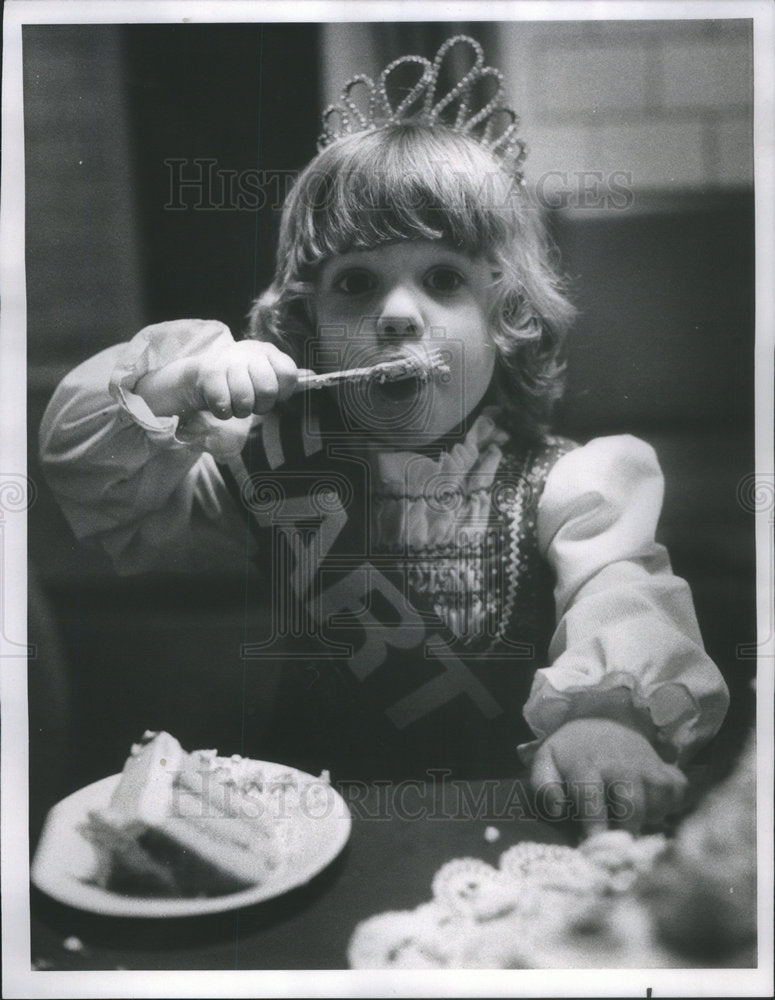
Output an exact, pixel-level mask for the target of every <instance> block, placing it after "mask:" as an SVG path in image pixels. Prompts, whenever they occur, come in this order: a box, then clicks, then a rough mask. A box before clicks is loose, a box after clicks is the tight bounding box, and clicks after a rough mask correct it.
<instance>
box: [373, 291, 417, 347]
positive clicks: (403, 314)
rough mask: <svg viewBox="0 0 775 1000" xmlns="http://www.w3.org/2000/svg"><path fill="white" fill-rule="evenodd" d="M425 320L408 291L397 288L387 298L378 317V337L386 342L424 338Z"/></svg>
mask: <svg viewBox="0 0 775 1000" xmlns="http://www.w3.org/2000/svg"><path fill="white" fill-rule="evenodd" d="M423 329H424V324H423V319H422V315H421V313H420V310H419V309H418V307H417V303H416V301H415V298H414V296H413V295H412V294H411V292H410V291H409V290H408V289H405V288H396V289H394V290H393V291H391V292H390V294H388V295H387V296H386V297H385V300H384V302H383V303H382V309H381V310H380V313H379V316H378V317H377V335H378V336H379V337H380V338H382V339H384V340H409V339H415V338H419V337H422V335H423Z"/></svg>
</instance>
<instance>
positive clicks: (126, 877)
mask: <svg viewBox="0 0 775 1000" xmlns="http://www.w3.org/2000/svg"><path fill="white" fill-rule="evenodd" d="M263 768H264V765H262V764H260V763H259V762H256V761H252V760H250V759H248V758H242V757H240V756H238V755H235V756H233V757H219V756H218V754H217V751H216V750H195V751H193V752H192V753H186V751H185V750H183V748H182V747H181V745H180V743H179V742H178V740H176V739H175V737H174V736H171V735H170V734H169V733H166V732H158V733H153V732H146V733H145V735H144V736H143V739H142V740H141V741H140V742H139V743H137V744H135V745H134V746H133V747H132V751H131V753H130V756H129V758H128V759H127V761H126V763H125V765H124V768H123V771H122V774H121V778H120V780H119V783H118V785H117V787H116V789H115V791H114V793H113V795H112V797H111V799H110V802H109V804H108V806H107V807H106V808H104V809H101V810H94V811H92V812H91V813H90V814H89V822H88V825H87V827H86V828H85V830H84V832H85V833H86V835H87V836H88V838H89V839H90V840H91V841H92V843H93V844H94V845H95V846H96V848H97V852H98V865H97V870H96V872H95V874H94V878H93V881H95V882H96V883H97V884H100V885H102V886H104V887H105V888H109V889H111V890H113V891H119V892H124V893H129V894H132V895H151V896H158V895H163V896H213V895H221V894H224V893H230V892H237V891H240V890H242V889H247V888H249V887H251V886H255V885H261V884H263V883H265V882H267V881H268V880H270V879H272V878H273V877H275V876H276V875H277V874H279V872H280V871H281V870H282V868H283V867H284V866H285V865H286V864H287V863H288V860H289V858H290V856H291V854H292V850H293V843H292V837H293V823H292V822H290V817H291V815H292V804H291V800H290V799H289V796H293V794H294V793H296V795H297V799H298V787H297V786H298V775H297V774H296V773H295V772H290V771H289V772H288V773H287V775H285V776H280V777H278V775H277V773H276V772H273V773H272V775H271V776H270V777H269V778H267V776H266V774H265V772H264V769H263Z"/></svg>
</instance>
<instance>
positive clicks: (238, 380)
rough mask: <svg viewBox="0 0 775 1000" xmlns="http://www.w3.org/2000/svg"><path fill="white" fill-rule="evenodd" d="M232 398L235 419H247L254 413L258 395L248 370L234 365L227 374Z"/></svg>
mask: <svg viewBox="0 0 775 1000" xmlns="http://www.w3.org/2000/svg"><path fill="white" fill-rule="evenodd" d="M226 381H227V383H228V386H229V394H230V396H231V409H232V413H233V414H234V416H235V417H247V416H249V415H250V414H251V413H252V412H253V404H254V403H255V399H256V394H255V392H254V390H253V380H252V379H251V377H250V372H249V371H248V370H247V368H244V367H242V366H241V365H232V366H231V367H230V368H229V370H228V372H227V373H226Z"/></svg>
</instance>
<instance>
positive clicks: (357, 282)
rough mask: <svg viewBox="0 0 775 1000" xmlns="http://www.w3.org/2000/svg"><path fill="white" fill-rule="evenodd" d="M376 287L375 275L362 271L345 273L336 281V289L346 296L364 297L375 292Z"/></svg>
mask: <svg viewBox="0 0 775 1000" xmlns="http://www.w3.org/2000/svg"><path fill="white" fill-rule="evenodd" d="M376 285H377V280H376V278H375V277H374V275H373V274H371V272H369V271H361V270H352V271H345V272H344V274H340V275H339V277H338V278H337V279H336V281H334V288H335V289H336V290H337V291H338V292H343V293H344V294H345V295H363V294H365V293H366V292H371V291H373V290H374V288H375V287H376Z"/></svg>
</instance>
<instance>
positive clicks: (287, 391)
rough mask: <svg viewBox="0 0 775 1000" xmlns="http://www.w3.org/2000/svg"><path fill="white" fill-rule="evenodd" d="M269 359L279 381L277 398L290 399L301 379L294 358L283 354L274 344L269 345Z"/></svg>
mask: <svg viewBox="0 0 775 1000" xmlns="http://www.w3.org/2000/svg"><path fill="white" fill-rule="evenodd" d="M266 347H267V358H268V359H269V364H270V365H271V366H272V369H273V370H274V374H275V378H276V379H277V398H278V399H280V400H284V399H288V397H289V396H290V395H291V394H292V393H293V390H294V389H295V388H296V383H297V381H298V378H299V370H298V368H297V367H296V365H295V364H294V361H293V358H290V357H288V355H287V354H283V352H282V351H281V350H279V348H277V347H275V346H274V344H267V345H266Z"/></svg>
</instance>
